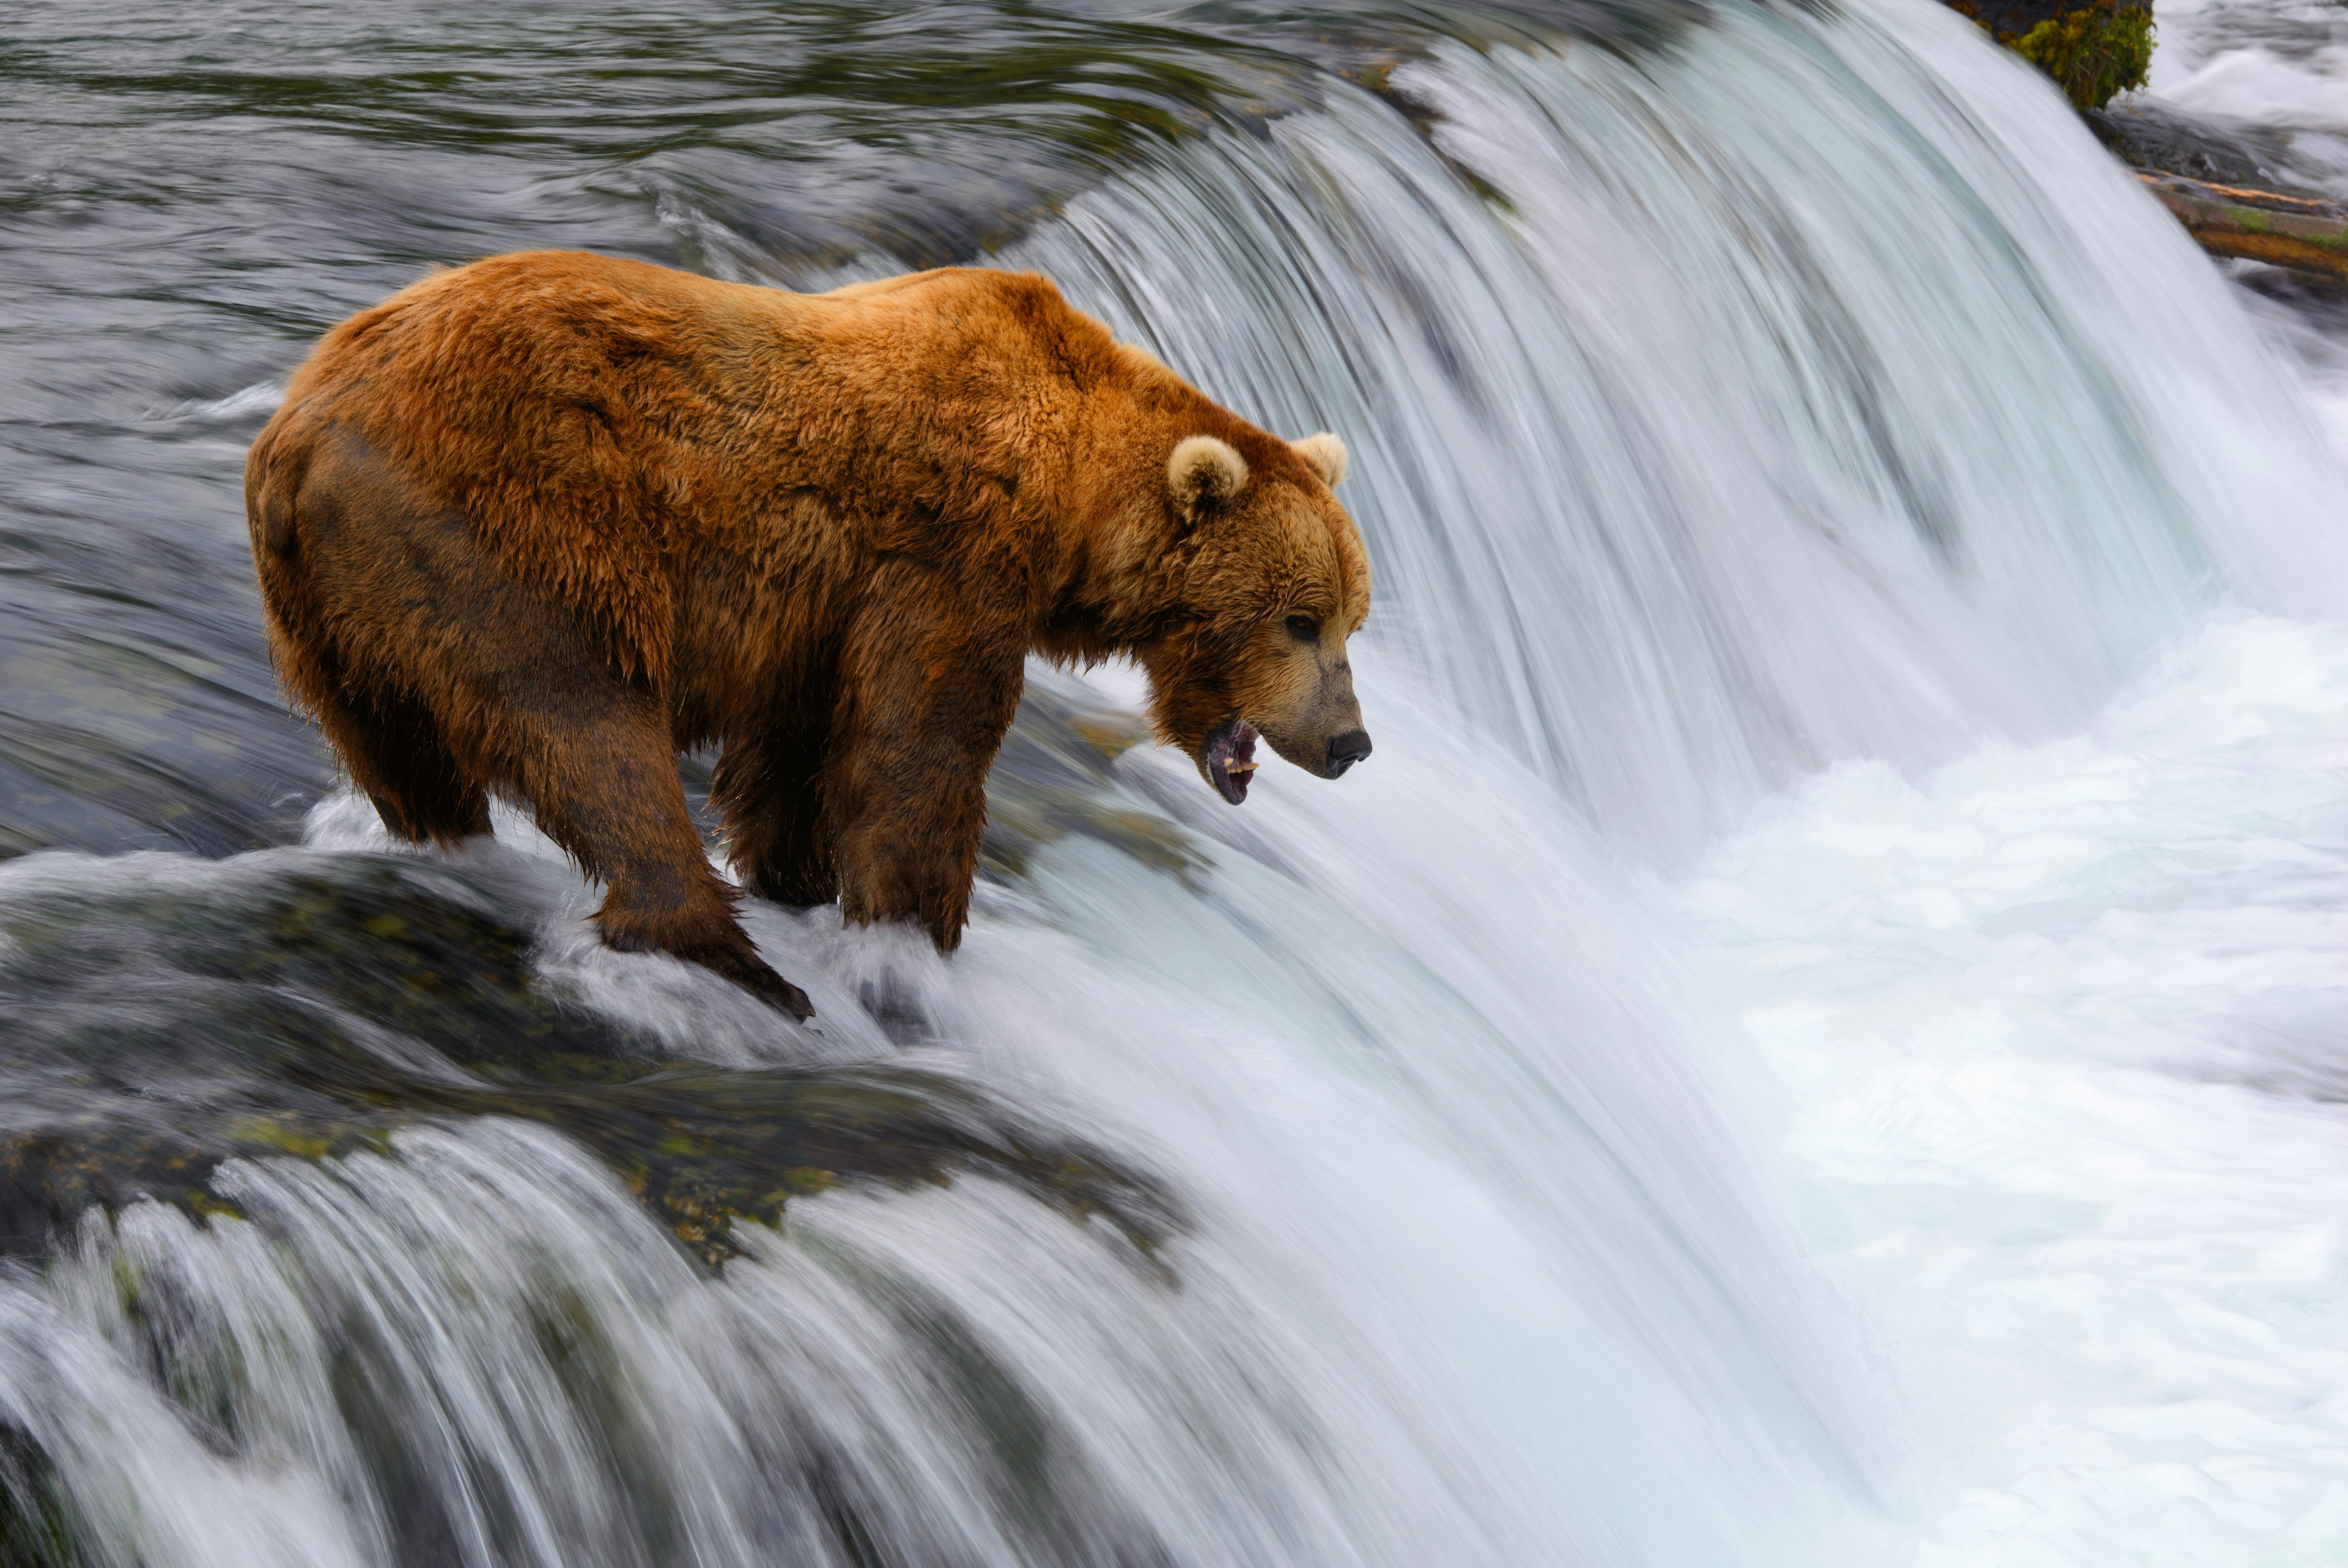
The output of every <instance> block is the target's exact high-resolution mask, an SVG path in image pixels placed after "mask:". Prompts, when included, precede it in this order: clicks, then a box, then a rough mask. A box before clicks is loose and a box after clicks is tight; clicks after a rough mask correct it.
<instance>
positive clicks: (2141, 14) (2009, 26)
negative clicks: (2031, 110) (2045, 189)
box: [1950, 0, 2154, 112]
mask: <svg viewBox="0 0 2348 1568" xmlns="http://www.w3.org/2000/svg"><path fill="white" fill-rule="evenodd" d="M1950 8H1951V9H1952V10H1954V11H1957V12H1959V13H1960V14H1962V15H1966V16H1970V17H1972V19H1973V20H1974V21H1975V22H1976V23H1978V24H1979V25H1980V26H1982V28H1983V29H1984V30H1986V31H1987V32H1988V33H1989V35H1990V36H1992V37H1993V38H1995V39H1996V40H1997V41H1998V42H1999V43H2001V44H2003V45H2004V46H2006V47H2007V48H2009V49H2011V50H2013V52H2014V53H2015V54H2017V55H2020V56H2022V57H2023V58H2024V59H2025V60H2028V61H2029V62H2030V63H2031V64H2032V65H2034V66H2036V67H2038V68H2039V69H2040V70H2042V71H2044V72H2045V73H2046V74H2047V75H2048V76H2050V77H2053V78H2055V86H2056V87H2061V88H2062V89H2063V92H2064V96H2065V97H2068V98H2069V99H2070V100H2071V103H2072V105H2073V107H2075V108H2078V109H2079V110H2081V111H2082V112H2085V111H2086V110H2089V109H2098V108H2103V107H2104V105H2106V103H2109V102H2110V101H2111V100H2112V98H2113V97H2116V96H2117V95H2118V94H2120V93H2124V92H2127V91H2129V90H2131V89H2132V88H2136V87H2142V86H2144V83H2145V75H2146V73H2147V71H2149V70H2150V69H2151V67H2152V49H2153V43H2154V29H2153V21H2152V7H2151V6H2150V5H2144V4H2141V3H2133V0H2096V4H2092V5H2046V4H2043V3H2041V0H1951V3H1950Z"/></svg>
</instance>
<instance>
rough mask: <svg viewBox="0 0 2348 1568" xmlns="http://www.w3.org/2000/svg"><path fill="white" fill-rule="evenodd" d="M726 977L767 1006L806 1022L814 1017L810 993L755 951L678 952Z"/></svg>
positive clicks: (681, 956) (682, 956) (813, 1006)
mask: <svg viewBox="0 0 2348 1568" xmlns="http://www.w3.org/2000/svg"><path fill="white" fill-rule="evenodd" d="M678 957H680V958H690V960H691V961H692V962H694V963H696V964H699V965H700V966H701V967H702V968H705V969H707V970H709V971H710V972H712V973H713V974H716V975H718V976H720V977H721V978H723V979H729V980H732V981H733V982H734V983H735V984H736V985H737V986H740V987H741V988H742V989H744V990H746V991H748V992H749V993H750V994H751V995H752V996H754V997H757V999H759V1000H760V1001H762V1002H765V1003H766V1004H767V1006H768V1007H770V1008H774V1009H777V1010H778V1011H781V1012H787V1013H788V1014H790V1015H791V1017H793V1018H795V1019H797V1020H798V1021H799V1022H801V1023H805V1022H806V1021H807V1020H809V1019H811V1018H813V1017H814V1016H815V1004H814V1003H813V1002H810V1001H808V994H807V992H805V991H803V990H801V989H798V987H797V986H795V985H793V984H791V982H790V981H788V980H787V979H783V977H782V976H780V975H778V974H777V973H776V972H775V971H774V970H773V968H770V967H768V965H767V962H766V960H765V959H763V958H758V957H757V955H755V954H743V953H735V952H727V951H725V950H723V949H720V950H718V951H716V952H707V953H693V954H689V955H688V954H679V955H678Z"/></svg>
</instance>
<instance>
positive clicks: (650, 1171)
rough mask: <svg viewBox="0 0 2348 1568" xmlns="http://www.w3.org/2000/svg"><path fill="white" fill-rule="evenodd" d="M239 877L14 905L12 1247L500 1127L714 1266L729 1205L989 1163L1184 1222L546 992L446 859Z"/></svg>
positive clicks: (914, 1111)
mask: <svg viewBox="0 0 2348 1568" xmlns="http://www.w3.org/2000/svg"><path fill="white" fill-rule="evenodd" d="M294 866H298V867H299V868H298V869H296V868H293V867H294ZM223 869H224V871H233V872H234V873H236V875H234V876H225V875H224V876H217V877H208V878H193V877H191V878H188V879H186V880H184V881H182V882H180V883H177V884H174V883H173V882H171V881H170V879H169V878H163V879H159V880H158V881H156V882H154V883H151V884H149V885H146V886H138V887H136V888H134V889H131V890H114V891H80V890H74V889H68V888H63V887H59V888H55V889H51V890H45V891H39V892H29V891H26V890H22V889H20V890H18V891H17V893H16V895H15V897H12V898H11V899H10V900H9V901H8V903H7V904H6V906H5V907H0V938H5V948H0V952H5V958H0V994H5V1006H6V1009H7V1014H8V1021H7V1023H6V1024H5V1026H0V1075H5V1079H6V1081H9V1082H10V1084H11V1086H12V1090H13V1091H14V1095H13V1102H12V1103H11V1104H10V1105H9V1106H8V1107H7V1108H6V1109H5V1112H0V1253H8V1254H15V1255H37V1254H38V1253H40V1252H42V1251H43V1250H45V1249H46V1246H47V1245H49V1243H50V1240H51V1238H52V1237H53V1236H54V1235H56V1234H57V1233H59V1232H61V1231H62V1230H64V1229H66V1228H67V1227H68V1226H69V1225H71V1224H72V1223H73V1222H74V1221H75V1220H76V1219H77V1216H78V1215H80V1214H82V1213H84V1212H85V1211H87V1210H88V1209H90V1208H93V1207H97V1208H101V1209H106V1210H109V1211H110V1210H113V1209H116V1208H118V1207H120V1206H121V1205H123V1204H129V1203H131V1202H135V1201H137V1200H139V1199H140V1198H154V1199H157V1200H160V1201H162V1202H165V1203H169V1204H173V1205H175V1206H177V1207H179V1208H180V1209H181V1210H183V1211H184V1212H186V1213H188V1214H193V1215H198V1216H207V1215H211V1214H224V1213H225V1214H232V1213H234V1212H235V1211H234V1209H233V1207H232V1205H231V1204H227V1203H225V1202H223V1201H222V1200H221V1198H220V1197H219V1196H217V1195H216V1194H214V1193H213V1191H212V1190H211V1178H212V1174H213V1173H214V1171H215V1170H216V1169H217V1168H218V1166H219V1165H220V1164H221V1163H222V1162H223V1161H226V1160H229V1159H233V1158H240V1157H242V1158H266V1157H272V1156H286V1155H290V1156H293V1157H298V1158H303V1159H310V1160H320V1159H327V1158H331V1157H334V1156H335V1155H338V1154H343V1153H349V1152H351V1151H353V1150H355V1149H361V1148H366V1149H374V1150H379V1151H380V1150H385V1149H387V1148H389V1147H390V1146H391V1140H392V1137H393V1135H394V1134H395V1133H396V1132H398V1131H399V1130H400V1129H401V1128H402V1127H405V1126H409V1125H413V1124H416V1123H417V1122H421V1121H427V1120H435V1119H452V1118H467V1117H479V1116H502V1117H510V1118H516V1119H519V1120H522V1121H529V1122H539V1123H541V1124H543V1125H546V1126H549V1127H552V1128H555V1129H557V1130H559V1131H561V1132H564V1133H566V1134H567V1135H569V1136H571V1137H572V1138H573V1139H575V1140H577V1141H578V1142H579V1143H582V1145H584V1146H585V1147H587V1148H589V1149H591V1150H592V1151H593V1152H594V1153H596V1154H597V1155H598V1156H599V1157H600V1158H601V1159H602V1161H603V1162H604V1163H606V1164H607V1165H608V1166H610V1168H611V1169H612V1170H613V1172H614V1173H616V1174H617V1175H618V1176H619V1178H620V1179H621V1180H622V1181H623V1183H624V1184H626V1185H627V1186H628V1187H629V1188H630V1190H631V1191H633V1192H634V1193H635V1194H637V1196H638V1197H639V1198H640V1199H641V1200H642V1201H643V1202H644V1204H645V1206H646V1207H647V1208H648V1209H649V1210H651V1211H652V1212H653V1213H654V1215H655V1216H656V1217H658V1218H659V1219H660V1220H661V1221H662V1223H663V1224H664V1225H667V1226H668V1227H669V1228H670V1229H671V1230H672V1231H673V1232H674V1233H675V1235H676V1236H677V1238H678V1239H679V1241H680V1242H681V1243H682V1244H684V1245H685V1246H687V1247H689V1248H690V1249H692V1250H693V1251H694V1252H695V1253H696V1254H697V1255H700V1256H702V1257H703V1258H705V1259H706V1260H708V1261H710V1262H712V1263H713V1264H714V1263H716V1262H717V1261H719V1260H721V1259H723V1258H724V1257H726V1255H729V1254H730V1253H731V1252H732V1250H733V1245H734V1244H733V1242H732V1240H731V1238H730V1235H729V1226H730V1225H731V1223H732V1221H733V1220H734V1219H736V1218H749V1219H755V1220H758V1221H762V1222H767V1223H772V1222H773V1221H774V1220H775V1219H776V1218H777V1217H778V1215H779V1214H780V1213H781V1211H782V1210H783V1208H784V1207H785V1205H786V1204H788V1202H789V1201H790V1200H791V1199H792V1198H794V1197H798V1196H805V1195H808V1194H814V1193H819V1192H823V1191H825V1190H827V1189H829V1188H830V1187H833V1186H836V1185H839V1184H843V1183H877V1184H887V1185H897V1186H911V1185H917V1184H942V1183H947V1182H951V1181H952V1180H953V1178H954V1177H955V1175H956V1174H958V1173H983V1174H986V1175H991V1176H994V1177H998V1178H1000V1179H1002V1180H1004V1181H1006V1182H1009V1183H1011V1184H1014V1185H1016V1186H1018V1187H1019V1188H1021V1189H1022V1190H1024V1191H1025V1192H1027V1193H1028V1194H1031V1195H1033V1196H1035V1198H1037V1199H1038V1200H1040V1201H1043V1202H1045V1203H1046V1204H1050V1205H1052V1206H1054V1207H1056V1208H1058V1209H1059V1210H1061V1211H1062V1212H1064V1213H1066V1214H1069V1215H1070V1216H1071V1217H1072V1218H1075V1219H1078V1220H1090V1219H1093V1218H1099V1219H1101V1220H1103V1221H1105V1222H1106V1223H1107V1225H1110V1226H1111V1227H1112V1228H1114V1229H1115V1230H1116V1231H1117V1232H1119V1233H1121V1234H1122V1235H1124V1236H1125V1237H1126V1238H1127V1239H1128V1241H1129V1242H1130V1243H1132V1244H1133V1245H1136V1246H1138V1247H1139V1248H1141V1249H1142V1250H1143V1251H1144V1252H1148V1251H1149V1250H1151V1249H1153V1248H1154V1247H1155V1246H1156V1245H1157V1244H1158V1242H1159V1239H1160V1238H1161V1237H1163V1236H1164V1235H1166V1234H1167V1233H1168V1232H1169V1230H1170V1229H1172V1228H1174V1227H1175V1226H1176V1225H1177V1224H1178V1223H1179V1221H1178V1216H1177V1215H1176V1214H1175V1212H1174V1210H1173V1208H1172V1206H1171V1204H1169V1202H1168V1201H1167V1200H1166V1199H1165V1198H1164V1196H1163V1195H1162V1194H1159V1193H1158V1192H1157V1191H1156V1190H1155V1189H1154V1188H1153V1187H1152V1186H1151V1185H1150V1184H1148V1182H1147V1181H1146V1180H1144V1179H1143V1178H1141V1177H1138V1176H1137V1175H1135V1174H1133V1173H1128V1172H1125V1171H1122V1170H1120V1169H1118V1168H1117V1166H1115V1165H1114V1164H1113V1163H1110V1162H1109V1161H1108V1160H1107V1159H1106V1158H1105V1157H1104V1156H1102V1155H1100V1154H1099V1153H1097V1152H1095V1151H1093V1150H1091V1149H1089V1148H1087V1147H1086V1146H1083V1145H1081V1144H1080V1143H1076V1142H1075V1141H1073V1140H1070V1139H1066V1138H1064V1137H1059V1136H1056V1135H1055V1134H1052V1133H1050V1132H1046V1131H1045V1130H1043V1129H1040V1128H1038V1127H1036V1126H1035V1125H1033V1124H1032V1123H1031V1122H1029V1121H1028V1120H1027V1119H1025V1118H1024V1117H1022V1116H1020V1115H1018V1114H1017V1113H1015V1112H1014V1111H1013V1110H1012V1108H1010V1107H1008V1106H1006V1105H1004V1103H1002V1102H999V1101H997V1100H995V1099H994V1098H993V1097H991V1096H989V1095H987V1094H985V1093H983V1092H982V1091H979V1090H977V1089H974V1088H973V1087H971V1086H969V1085H967V1084H964V1083H962V1082H959V1081H955V1080H953V1079H952V1078H950V1077H947V1076H946V1075H943V1074H942V1073H937V1072H931V1071H918V1070H913V1069H909V1068H902V1067H896V1066H888V1065H858V1066H849V1067H839V1066H825V1067H805V1068H776V1069H768V1070H763V1071H725V1070H720V1069H716V1068H710V1067H704V1066H700V1065H697V1064H694V1065H686V1064H680V1063H679V1062H677V1061H674V1060H671V1059H666V1058H664V1057H662V1056H661V1055H660V1054H658V1053H657V1052H656V1051H655V1050H653V1049H652V1048H651V1047H650V1046H648V1045H647V1044H646V1043H644V1042H643V1041H640V1040H635V1039H633V1038H632V1037H630V1036H629V1035H628V1034H627V1033H625V1032H624V1031H623V1030H619V1029H617V1028H615V1027H614V1026H613V1025H612V1024H610V1023H608V1022H606V1021H604V1020H601V1019H598V1018H596V1017H593V1016H592V1015H589V1014H586V1013H583V1012H582V1011H579V1010H576V1009H571V1008H567V1007H564V1006H562V1005H560V1004H559V1003H557V1002H556V1001H555V1000H553V999H551V998H550V997H548V996H547V995H546V994H545V993H544V992H543V991H542V990H541V989H540V988H538V987H536V986H535V985H533V984H532V981H531V975H530V966H529V962H528V948H529V943H528V940H527V938H525V937H524V936H523V935H522V934H521V933H520V931H518V930H516V929H515V928H513V927H511V926H510V925H508V924H506V923H504V922H503V921H501V920H500V919H499V918H498V917H496V916H495V915H494V914H493V913H492V912H490V906H489V901H488V899H487V898H486V897H484V896H483V895H482V894H480V893H479V891H478V890H476V889H473V888H471V887H469V886H468V885H467V884H466V883H465V882H464V881H463V880H462V879H461V878H459V877H458V876H456V875H455V874H453V873H452V872H450V871H448V869H447V868H445V867H442V866H436V865H434V864H432V863H429V862H424V861H414V860H407V859H405V858H399V857H371V856H335V857H324V856H321V857H311V858H307V859H305V860H304V861H301V862H294V863H290V864H289V863H284V862H281V863H279V866H276V867H271V868H266V869H264V868H263V867H261V866H253V865H252V864H251V863H246V864H242V865H238V864H234V863H232V866H231V867H228V868H223Z"/></svg>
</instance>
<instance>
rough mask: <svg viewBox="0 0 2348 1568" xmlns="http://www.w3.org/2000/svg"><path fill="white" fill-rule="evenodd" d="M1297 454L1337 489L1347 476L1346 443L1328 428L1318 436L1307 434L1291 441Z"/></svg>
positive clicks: (1324, 480) (1332, 487) (1328, 483)
mask: <svg viewBox="0 0 2348 1568" xmlns="http://www.w3.org/2000/svg"><path fill="white" fill-rule="evenodd" d="M1289 445H1290V446H1293V447H1295V448H1296V455H1297V456H1299V457H1302V458H1303V459H1304V462H1305V466H1307V467H1309V468H1311V469H1312V470H1313V472H1314V473H1316V474H1318V475H1320V476H1321V482H1322V483H1323V484H1324V485H1326V486H1328V487H1330V488H1331V489H1333V490H1334V489H1335V488H1336V487H1337V486H1338V484H1339V483H1340V482H1341V481H1343V480H1344V477H1345V444H1344V442H1343V441H1340V440H1339V439H1337V437H1335V436H1332V435H1330V434H1329V433H1328V432H1327V431H1326V430H1323V431H1322V432H1321V433H1320V434H1319V435H1317V436H1306V437H1305V438H1304V439H1303V440H1302V441H1291V442H1290V443H1289Z"/></svg>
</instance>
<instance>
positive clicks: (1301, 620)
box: [1288, 615, 1321, 642]
mask: <svg viewBox="0 0 2348 1568" xmlns="http://www.w3.org/2000/svg"><path fill="white" fill-rule="evenodd" d="M1288 635H1290V636H1291V637H1293V638H1294V639H1296V641H1299V642H1318V641H1321V623H1320V622H1319V621H1317V620H1313V618H1312V617H1311V616H1309V615H1292V616H1290V617H1289V618H1288Z"/></svg>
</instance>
